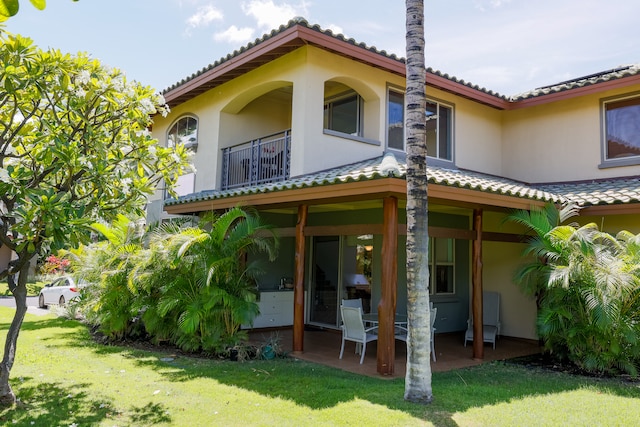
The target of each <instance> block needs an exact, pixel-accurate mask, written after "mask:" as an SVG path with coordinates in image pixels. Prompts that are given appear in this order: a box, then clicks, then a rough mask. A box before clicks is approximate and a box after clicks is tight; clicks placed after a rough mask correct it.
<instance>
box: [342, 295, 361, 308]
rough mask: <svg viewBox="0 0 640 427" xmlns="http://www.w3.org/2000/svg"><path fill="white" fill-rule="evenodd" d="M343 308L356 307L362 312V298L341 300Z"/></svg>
mask: <svg viewBox="0 0 640 427" xmlns="http://www.w3.org/2000/svg"><path fill="white" fill-rule="evenodd" d="M342 306H343V307H356V308H359V309H360V310H362V298H356V299H343V300H342Z"/></svg>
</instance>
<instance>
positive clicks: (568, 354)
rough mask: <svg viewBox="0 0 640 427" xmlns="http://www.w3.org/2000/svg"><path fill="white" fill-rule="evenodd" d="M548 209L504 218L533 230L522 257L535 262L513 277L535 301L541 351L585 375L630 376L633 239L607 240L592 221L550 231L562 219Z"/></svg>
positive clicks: (639, 356) (636, 353)
mask: <svg viewBox="0 0 640 427" xmlns="http://www.w3.org/2000/svg"><path fill="white" fill-rule="evenodd" d="M552 209H555V208H553V207H552V206H547V207H546V208H545V209H544V210H536V209H533V210H532V211H531V212H530V213H529V214H527V213H524V212H518V213H516V214H513V215H511V216H510V219H512V220H514V221H516V222H519V223H520V224H524V225H526V226H528V227H529V228H530V229H531V230H533V231H534V232H535V236H534V237H532V239H531V240H530V242H529V244H528V248H527V251H526V253H527V254H530V255H534V256H535V258H533V260H532V262H531V263H529V264H527V265H525V266H524V267H523V268H522V269H520V270H519V271H518V273H517V274H516V279H517V280H518V281H519V282H520V283H522V284H523V285H524V287H525V289H527V290H528V291H529V292H530V293H536V294H537V295H538V299H539V313H538V322H537V326H538V332H539V334H540V336H541V337H542V338H543V339H544V342H545V348H546V349H547V350H548V351H550V352H551V353H552V354H554V355H555V356H556V357H558V358H560V359H568V360H570V361H571V362H573V363H575V364H576V365H578V366H579V367H581V368H583V369H585V370H588V371H591V372H597V373H604V372H618V371H623V372H627V373H629V374H631V375H634V376H635V375H637V373H638V363H639V362H640V235H633V234H631V233H629V232H627V231H622V232H620V233H618V235H617V236H615V237H614V236H611V235H610V234H608V233H605V232H602V231H600V230H598V226H597V225H596V224H593V223H591V224H586V225H583V226H580V225H578V224H570V225H556V226H553V227H551V225H552V224H553V223H554V222H557V221H560V219H561V218H566V215H563V214H560V213H558V212H557V211H556V213H555V214H554V213H553V212H552ZM572 209H573V212H575V209H574V208H572V207H568V208H566V209H565V210H564V213H565V214H566V213H567V212H572Z"/></svg>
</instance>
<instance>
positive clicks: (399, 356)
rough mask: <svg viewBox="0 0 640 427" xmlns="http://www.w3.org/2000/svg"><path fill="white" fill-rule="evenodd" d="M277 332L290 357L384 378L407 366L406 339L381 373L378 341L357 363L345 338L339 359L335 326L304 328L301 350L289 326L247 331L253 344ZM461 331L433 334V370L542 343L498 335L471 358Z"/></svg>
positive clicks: (536, 349)
mask: <svg viewBox="0 0 640 427" xmlns="http://www.w3.org/2000/svg"><path fill="white" fill-rule="evenodd" d="M274 333H277V334H278V336H279V337H280V343H281V345H282V347H283V349H284V351H286V352H287V353H288V354H289V356H290V357H295V358H297V359H301V360H307V361H309V362H315V363H318V364H321V365H327V366H331V367H334V368H338V369H342V370H345V371H349V372H353V373H357V374H361V375H368V376H378V377H381V378H382V377H384V378H398V377H404V376H405V369H406V355H407V348H406V343H405V342H403V341H399V340H396V362H395V366H394V374H393V375H390V376H382V375H380V374H379V373H378V372H377V369H376V366H377V362H376V351H377V342H375V341H374V342H371V343H369V344H368V345H367V351H366V355H365V358H364V362H363V364H362V365H361V364H360V356H359V355H357V354H355V352H354V350H355V344H354V343H352V342H347V343H346V344H345V350H344V355H343V358H342V359H339V358H338V357H339V355H340V343H341V333H340V331H334V330H327V329H324V330H321V329H311V328H309V329H305V331H304V351H302V352H292V351H291V350H292V348H293V338H292V329H291V328H288V329H278V330H254V331H251V333H250V341H251V342H253V343H256V344H259V343H260V342H264V341H266V340H267V338H268V337H269V336H271V335H272V334H274ZM463 339H464V332H459V333H448V334H436V336H435V349H436V359H437V360H436V362H433V360H432V361H431V370H432V372H443V371H448V370H452V369H458V368H463V367H468V366H475V365H479V364H482V363H486V362H490V361H494V360H505V359H511V358H514V357H520V356H527V355H531V354H536V353H540V352H541V347H540V346H539V345H538V342H537V341H532V340H523V339H518V338H510V337H500V338H498V341H497V343H496V348H495V350H494V349H493V347H492V345H490V344H485V346H484V359H483V360H474V359H473V358H472V354H473V352H472V346H471V342H469V343H467V347H465V346H464V342H463Z"/></svg>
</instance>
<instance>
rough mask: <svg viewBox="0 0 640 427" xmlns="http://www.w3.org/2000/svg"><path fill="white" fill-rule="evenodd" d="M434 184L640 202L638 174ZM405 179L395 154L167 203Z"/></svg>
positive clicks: (484, 177) (450, 177)
mask: <svg viewBox="0 0 640 427" xmlns="http://www.w3.org/2000/svg"><path fill="white" fill-rule="evenodd" d="M427 174H428V176H429V183H430V184H437V185H444V186H448V187H457V188H466V189H469V190H474V191H481V192H485V193H493V194H501V195H505V196H512V197H518V198H521V199H530V200H535V201H542V202H568V201H575V202H576V203H578V205H579V206H594V205H611V204H624V203H640V177H629V178H616V179H607V180H597V181H595V180H594V181H589V182H586V181H585V182H577V183H558V184H526V183H523V182H520V181H515V180H512V179H508V178H502V177H498V176H494V175H489V174H484V173H480V172H474V171H469V170H462V169H446V168H442V167H436V166H428V167H427ZM393 177H395V178H401V179H405V178H406V164H405V163H404V162H401V161H400V162H399V161H397V160H396V158H395V157H394V156H393V155H392V154H387V155H385V156H382V157H376V158H373V159H369V160H364V161H361V162H356V163H352V164H349V165H344V166H340V167H336V168H333V169H329V170H325V171H320V172H316V173H311V174H307V175H302V176H298V177H293V178H291V179H289V180H286V181H282V182H275V183H269V184H261V185H254V186H250V187H244V188H236V189H232V190H220V191H218V190H208V191H201V192H198V193H193V194H189V195H186V196H182V197H180V198H178V199H169V200H167V201H166V202H165V204H166V205H167V206H171V205H180V204H185V203H192V202H197V201H205V200H216V199H226V198H229V197H238V196H243V195H250V194H260V193H271V192H277V191H285V190H294V189H302V188H308V187H317V186H324V185H334V184H341V183H347V182H355V181H366V180H375V179H382V178H393Z"/></svg>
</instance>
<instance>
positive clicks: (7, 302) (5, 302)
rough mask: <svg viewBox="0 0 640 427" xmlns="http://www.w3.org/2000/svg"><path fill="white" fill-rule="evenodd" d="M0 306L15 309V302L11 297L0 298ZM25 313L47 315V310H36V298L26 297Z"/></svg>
mask: <svg viewBox="0 0 640 427" xmlns="http://www.w3.org/2000/svg"><path fill="white" fill-rule="evenodd" d="M0 306H3V307H11V308H16V301H15V300H14V299H13V297H5V296H3V297H0ZM27 313H31V314H35V315H37V316H44V315H45V314H49V310H47V309H42V308H38V297H27Z"/></svg>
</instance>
